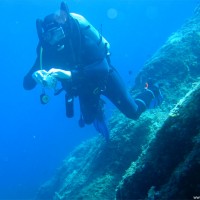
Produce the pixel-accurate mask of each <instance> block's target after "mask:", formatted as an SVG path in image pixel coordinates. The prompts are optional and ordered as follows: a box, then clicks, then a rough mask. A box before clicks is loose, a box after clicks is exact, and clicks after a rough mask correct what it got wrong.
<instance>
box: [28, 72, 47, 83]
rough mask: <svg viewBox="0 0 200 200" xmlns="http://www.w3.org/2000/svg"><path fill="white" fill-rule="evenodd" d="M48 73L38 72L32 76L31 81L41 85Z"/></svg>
mask: <svg viewBox="0 0 200 200" xmlns="http://www.w3.org/2000/svg"><path fill="white" fill-rule="evenodd" d="M47 74H48V72H47V71H46V70H38V71H36V72H34V73H33V74H32V77H33V79H34V80H35V82H36V83H38V84H43V81H44V78H45V77H46V76H47Z"/></svg>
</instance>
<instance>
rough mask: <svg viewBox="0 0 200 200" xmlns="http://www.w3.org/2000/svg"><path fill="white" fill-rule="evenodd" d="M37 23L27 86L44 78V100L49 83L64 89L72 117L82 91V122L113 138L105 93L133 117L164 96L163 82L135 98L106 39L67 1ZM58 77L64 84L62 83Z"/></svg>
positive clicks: (25, 86)
mask: <svg viewBox="0 0 200 200" xmlns="http://www.w3.org/2000/svg"><path fill="white" fill-rule="evenodd" d="M36 27H37V34H38V38H39V44H38V46H37V57H36V60H35V63H34V65H33V66H32V68H31V69H30V70H29V72H28V73H27V74H26V75H25V77H24V80H23V87H24V89H26V90H31V89H33V88H34V87H35V86H36V85H37V84H40V85H41V86H42V88H43V92H42V94H41V96H40V99H41V103H43V104H46V103H47V102H48V96H47V95H46V94H45V88H51V89H54V90H55V94H59V93H60V92H61V91H63V90H64V91H65V92H66V96H65V97H66V115H67V117H73V115H74V113H73V112H74V111H73V102H74V97H78V98H79V103H80V113H81V116H80V120H79V125H80V127H83V126H84V125H85V124H92V123H93V124H94V126H95V128H96V130H97V131H98V132H99V133H101V134H102V135H103V136H104V137H105V138H106V140H108V139H109V131H108V128H107V125H106V122H105V116H104V110H103V108H104V101H103V100H102V99H101V95H104V96H106V97H107V98H108V99H109V100H110V101H111V102H112V103H113V104H114V105H115V106H116V107H117V108H118V109H119V110H120V111H121V112H122V113H123V114H124V115H125V116H126V117H128V118H131V119H134V120H136V119H138V118H139V116H140V115H141V113H142V112H144V111H145V110H146V109H147V108H149V106H150V104H151V102H152V100H155V99H158V98H157V97H158V96H159V97H161V94H160V92H159V88H158V87H156V88H157V89H156V91H157V92H156V94H155V92H154V91H153V90H151V89H148V88H146V89H144V91H142V92H141V94H139V95H138V96H137V97H136V99H135V100H134V99H133V98H132V97H131V95H130V94H129V92H128V91H127V88H126V86H125V84H124V82H123V81H122V79H121V77H120V75H119V74H118V72H117V71H116V69H115V68H114V67H113V66H112V65H111V62H110V45H109V43H108V42H107V40H106V39H105V38H104V37H103V36H102V35H101V34H100V33H99V32H98V31H97V30H96V29H95V28H94V27H93V26H92V25H91V24H90V23H89V22H88V21H87V20H86V19H85V18H84V17H83V16H81V15H79V14H75V13H70V12H69V9H68V6H67V5H66V3H64V2H61V4H60V12H59V14H50V15H48V16H46V17H45V18H44V20H40V19H37V20H36ZM58 82H60V83H61V85H62V88H61V89H57V83H58Z"/></svg>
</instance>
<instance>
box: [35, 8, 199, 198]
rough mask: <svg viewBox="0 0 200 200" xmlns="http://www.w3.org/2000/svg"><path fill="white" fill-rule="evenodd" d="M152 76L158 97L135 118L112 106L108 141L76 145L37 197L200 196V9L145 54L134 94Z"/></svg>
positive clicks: (99, 139)
mask: <svg viewBox="0 0 200 200" xmlns="http://www.w3.org/2000/svg"><path fill="white" fill-rule="evenodd" d="M149 77H151V78H154V79H155V80H157V81H158V83H159V84H160V86H161V89H162V91H163V94H164V102H163V104H162V105H161V106H160V107H159V108H156V109H153V110H148V111H146V112H145V113H143V114H142V116H141V117H140V119H139V120H137V121H134V120H130V119H127V118H126V117H124V116H123V115H122V114H121V113H119V112H118V111H116V112H115V113H114V114H113V116H112V118H111V120H110V122H109V128H110V132H111V133H110V134H111V139H110V142H109V143H106V142H105V140H104V139H103V138H102V137H101V136H99V137H95V138H93V139H91V140H88V141H86V142H84V143H83V144H81V145H80V146H78V147H77V148H76V149H75V150H74V151H73V152H72V153H71V154H70V155H69V156H68V158H66V160H65V161H64V162H63V165H62V166H61V167H60V169H59V170H58V172H57V174H56V175H55V176H54V177H53V178H52V179H51V180H49V181H48V182H47V183H45V184H44V185H43V186H42V187H41V188H40V190H39V192H38V195H37V199H41V200H44V199H48V200H50V199H54V200H58V199H62V200H69V199H70V200H76V199H82V200H95V199H96V200H100V199H101V200H108V199H109V200H110V199H118V200H122V199H129V200H132V199H133V200H134V199H152V200H153V199H193V198H194V197H198V196H199V197H200V173H199V172H200V78H199V77H200V8H197V9H196V11H195V14H194V16H193V17H192V18H191V19H189V20H188V21H187V22H186V23H185V24H184V25H183V26H182V27H181V29H180V30H178V31H177V32H175V33H173V34H172V35H171V37H169V39H168V40H167V41H166V43H165V44H164V45H163V46H162V47H161V48H160V49H159V50H158V51H157V52H156V53H155V54H154V55H153V57H152V58H151V59H150V60H148V61H147V62H146V64H145V66H144V67H143V69H142V70H141V72H140V73H139V74H138V76H137V77H136V84H135V87H134V88H133V90H132V93H133V95H135V94H136V93H137V91H139V90H140V89H141V88H142V87H143V86H144V84H145V82H146V80H147V79H148V78H149Z"/></svg>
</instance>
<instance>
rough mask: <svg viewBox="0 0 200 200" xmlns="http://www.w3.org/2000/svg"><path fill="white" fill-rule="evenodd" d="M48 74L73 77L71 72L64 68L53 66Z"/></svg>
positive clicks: (64, 77)
mask: <svg viewBox="0 0 200 200" xmlns="http://www.w3.org/2000/svg"><path fill="white" fill-rule="evenodd" d="M48 74H49V75H51V76H53V77H55V78H60V79H70V78H71V72H70V71H66V70H62V69H56V68H51V69H50V70H49V71H48Z"/></svg>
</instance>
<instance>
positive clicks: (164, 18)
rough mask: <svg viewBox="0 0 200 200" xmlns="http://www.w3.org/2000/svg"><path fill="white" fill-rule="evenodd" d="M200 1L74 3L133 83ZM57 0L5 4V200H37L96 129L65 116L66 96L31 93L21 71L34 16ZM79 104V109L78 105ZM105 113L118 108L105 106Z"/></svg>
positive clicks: (0, 184) (0, 38)
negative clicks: (47, 98)
mask: <svg viewBox="0 0 200 200" xmlns="http://www.w3.org/2000/svg"><path fill="white" fill-rule="evenodd" d="M197 3H198V1H196V0H95V1H94V0H74V1H73V0H71V1H70V0H69V1H68V4H69V7H70V10H71V12H76V13H79V14H82V15H84V16H85V17H86V18H87V19H88V20H89V21H90V22H91V23H92V24H93V25H94V26H95V27H96V28H97V29H98V30H101V31H102V33H103V35H104V36H105V37H106V38H107V40H108V41H109V42H110V44H111V51H112V63H113V64H114V65H115V66H116V67H117V69H118V70H119V72H120V73H121V75H122V77H123V79H124V80H125V82H126V84H127V87H130V86H131V85H132V84H133V81H132V79H133V78H134V76H135V75H136V74H137V72H138V71H139V69H140V68H141V67H142V66H143V64H144V62H145V61H146V60H147V59H148V58H150V57H151V56H152V55H153V53H155V51H156V50H157V49H158V48H159V47H160V46H161V45H163V44H164V42H165V41H166V40H167V38H168V36H169V35H170V34H171V33H173V32H175V31H176V30H177V29H178V28H180V27H181V25H182V24H183V23H184V22H185V20H186V19H187V18H188V17H190V16H191V15H192V14H193V11H194V8H195V7H196V5H197ZM59 4H60V1H58V0H23V1H22V0H1V1H0V9H1V12H0V25H1V27H0V30H1V32H0V44H1V47H0V51H1V52H0V58H1V60H0V70H1V71H0V84H1V98H0V111H1V121H0V199H32V198H34V196H35V195H36V192H37V190H38V188H39V186H40V185H41V184H42V183H43V182H45V181H46V180H48V179H49V178H50V177H51V176H52V175H53V174H54V173H55V172H56V169H57V168H58V167H59V166H60V165H61V163H62V160H63V159H64V158H65V157H66V156H67V155H68V154H69V152H70V151H71V150H73V149H74V147H75V146H77V145H78V144H80V143H81V142H82V141H84V140H86V139H88V138H91V137H93V136H96V135H97V134H98V133H96V131H95V130H94V128H93V127H92V126H88V127H86V128H84V129H80V128H79V127H78V124H77V121H78V118H79V110H78V108H76V111H75V112H76V115H75V117H74V118H73V119H67V118H66V117H65V106H64V94H61V95H60V96H57V97H54V96H53V94H52V93H51V91H49V93H50V95H51V101H50V103H49V104H48V105H45V106H44V105H41V104H40V101H39V95H40V92H41V88H40V87H37V88H36V89H34V90H32V91H25V90H24V89H23V87H22V80H23V76H24V75H25V74H26V73H27V71H28V70H29V68H30V67H31V66H32V64H33V62H34V59H35V56H36V51H35V48H36V45H37V41H38V39H37V34H36V29H35V20H36V18H43V17H44V16H45V15H47V14H49V13H52V12H54V11H57V10H58V8H59ZM76 107H78V105H77V103H76ZM106 108H107V114H108V115H109V113H110V112H111V111H112V110H113V109H114V107H113V106H111V105H110V104H108V105H107V107H106Z"/></svg>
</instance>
